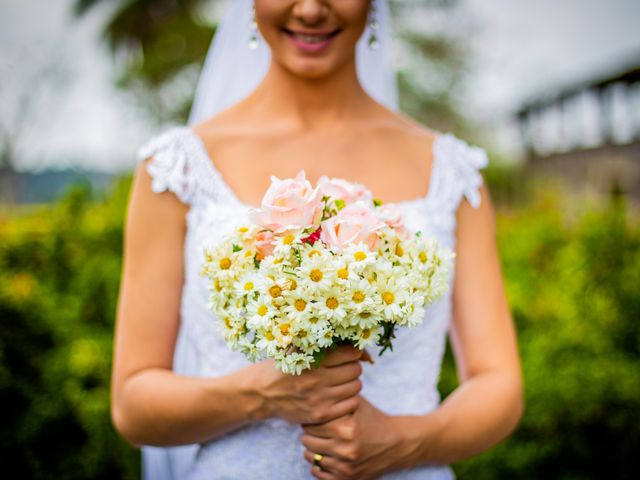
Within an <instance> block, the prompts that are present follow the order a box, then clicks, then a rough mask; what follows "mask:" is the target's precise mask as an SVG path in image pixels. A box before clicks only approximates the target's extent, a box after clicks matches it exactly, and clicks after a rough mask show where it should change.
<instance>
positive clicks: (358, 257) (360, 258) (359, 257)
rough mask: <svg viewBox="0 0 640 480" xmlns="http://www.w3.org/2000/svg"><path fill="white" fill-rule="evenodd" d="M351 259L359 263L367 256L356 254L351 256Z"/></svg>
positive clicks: (362, 253) (361, 253)
mask: <svg viewBox="0 0 640 480" xmlns="http://www.w3.org/2000/svg"><path fill="white" fill-rule="evenodd" d="M353 258H355V259H356V260H357V261H358V262H361V261H362V260H364V259H365V258H367V254H366V253H364V252H356V253H354V254H353Z"/></svg>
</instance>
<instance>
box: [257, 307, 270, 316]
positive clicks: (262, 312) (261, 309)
mask: <svg viewBox="0 0 640 480" xmlns="http://www.w3.org/2000/svg"><path fill="white" fill-rule="evenodd" d="M268 311H269V307H267V306H266V305H260V306H259V307H258V315H260V316H261V317H264V316H265V315H266V314H267V312H268Z"/></svg>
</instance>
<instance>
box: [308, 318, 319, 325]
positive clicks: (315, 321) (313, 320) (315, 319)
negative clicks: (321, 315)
mask: <svg viewBox="0 0 640 480" xmlns="http://www.w3.org/2000/svg"><path fill="white" fill-rule="evenodd" d="M309 321H310V322H311V323H314V324H315V323H318V317H311V318H310V319H309Z"/></svg>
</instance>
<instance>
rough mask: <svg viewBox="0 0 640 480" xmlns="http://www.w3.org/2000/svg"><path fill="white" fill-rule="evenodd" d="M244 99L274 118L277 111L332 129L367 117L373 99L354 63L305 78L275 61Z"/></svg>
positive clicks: (291, 118) (298, 121)
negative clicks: (327, 73)
mask: <svg viewBox="0 0 640 480" xmlns="http://www.w3.org/2000/svg"><path fill="white" fill-rule="evenodd" d="M243 103H245V106H247V107H250V108H251V109H252V111H253V112H254V113H256V114H258V115H260V116H265V117H266V118H273V117H274V116H275V115H276V114H277V117H278V118H279V119H281V120H282V119H286V121H287V123H289V122H291V124H292V125H295V126H299V127H300V128H304V129H325V128H329V129H333V128H336V127H338V126H339V125H341V124H345V123H347V122H350V121H354V120H358V119H360V120H361V119H362V118H363V117H364V118H366V115H367V112H370V110H371V108H372V103H373V102H372V99H371V97H369V95H368V94H367V93H366V92H365V90H364V89H363V88H362V85H361V84H360V82H359V80H358V76H357V71H356V66H355V64H354V63H348V64H346V65H344V66H343V67H342V68H340V69H339V70H338V71H336V72H334V73H333V74H332V75H330V76H327V77H324V78H320V79H306V78H303V77H300V76H297V75H294V74H292V73H291V72H290V71H288V70H286V69H284V68H283V67H282V66H280V65H278V64H277V63H276V62H272V63H271V66H270V67H269V70H268V71H267V74H266V75H265V77H264V79H263V80H262V82H260V84H259V85H258V87H257V88H256V89H255V90H254V91H253V92H252V93H251V94H250V95H249V96H248V97H247V98H246V99H245V102H243Z"/></svg>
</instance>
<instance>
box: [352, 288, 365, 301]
mask: <svg viewBox="0 0 640 480" xmlns="http://www.w3.org/2000/svg"><path fill="white" fill-rule="evenodd" d="M364 299H365V296H364V293H362V292H360V291H358V292H356V293H354V294H353V301H354V302H356V303H362V302H364Z"/></svg>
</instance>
